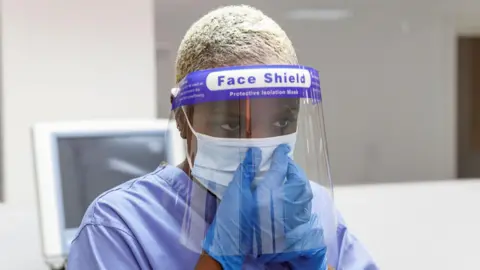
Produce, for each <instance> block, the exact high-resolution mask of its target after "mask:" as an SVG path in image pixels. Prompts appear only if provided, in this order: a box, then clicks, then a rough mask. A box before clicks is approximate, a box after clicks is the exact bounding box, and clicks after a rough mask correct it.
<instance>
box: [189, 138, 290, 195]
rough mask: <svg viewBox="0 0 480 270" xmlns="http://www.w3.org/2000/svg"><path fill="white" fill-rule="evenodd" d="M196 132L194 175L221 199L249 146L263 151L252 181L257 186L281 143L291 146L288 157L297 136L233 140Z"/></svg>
mask: <svg viewBox="0 0 480 270" xmlns="http://www.w3.org/2000/svg"><path fill="white" fill-rule="evenodd" d="M194 134H195V135H196V138H197V153H196V156H195V161H194V164H193V166H192V175H193V177H195V179H197V180H198V181H199V182H200V183H201V184H202V185H203V186H205V188H207V189H208V190H210V191H211V192H212V193H213V194H215V195H216V196H217V197H218V198H219V199H221V198H222V197H223V194H224V193H225V190H226V188H227V186H228V184H229V183H230V182H231V181H232V180H233V175H234V173H235V171H236V170H237V168H238V166H239V165H240V162H242V161H243V159H244V158H245V155H246V152H247V151H248V149H249V148H251V147H258V148H259V149H260V150H261V151H262V160H261V162H260V166H259V170H258V172H257V174H256V176H255V179H254V181H253V185H256V184H258V182H259V181H261V180H262V176H263V174H264V173H265V172H266V171H267V170H268V169H269V168H270V164H271V162H272V155H273V152H274V150H275V149H276V148H277V147H278V146H279V145H280V144H287V145H289V146H290V149H292V150H291V151H290V153H289V156H290V157H292V156H293V149H294V147H295V142H296V135H297V134H296V133H292V134H289V135H283V136H277V137H269V138H254V139H243V138H242V139H233V138H217V137H212V136H208V135H204V134H200V133H198V132H194Z"/></svg>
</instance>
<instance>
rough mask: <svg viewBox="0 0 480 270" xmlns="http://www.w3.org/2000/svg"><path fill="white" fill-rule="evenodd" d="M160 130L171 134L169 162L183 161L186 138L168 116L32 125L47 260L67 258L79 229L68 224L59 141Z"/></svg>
mask: <svg viewBox="0 0 480 270" xmlns="http://www.w3.org/2000/svg"><path fill="white" fill-rule="evenodd" d="M159 132H161V133H165V134H166V135H167V140H169V141H168V143H167V147H169V150H174V151H168V156H167V162H168V163H170V164H179V163H181V162H182V161H184V160H185V151H184V150H183V149H184V141H183V140H182V139H181V137H180V136H179V134H178V130H177V128H176V124H175V123H174V122H172V121H169V120H168V119H155V120H96V121H78V122H51V123H37V124H35V125H34V126H33V127H32V140H33V142H32V146H33V156H34V167H35V174H36V177H35V178H36V186H37V187H36V190H37V200H38V211H39V221H40V231H41V236H42V237H41V239H42V249H43V253H44V256H45V257H46V258H47V259H48V258H53V259H58V258H62V257H63V258H66V257H67V256H68V251H69V248H70V240H71V239H68V238H72V237H73V235H72V232H73V230H75V229H77V228H66V227H65V219H64V214H63V213H64V211H63V210H64V209H63V194H62V185H61V179H60V168H59V160H58V142H57V140H58V139H59V138H85V137H104V136H123V135H130V134H149V133H150V134H155V133H159ZM179 150H181V151H179ZM160 162H161V161H159V163H160Z"/></svg>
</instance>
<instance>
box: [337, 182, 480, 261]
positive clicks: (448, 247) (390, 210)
mask: <svg viewBox="0 0 480 270" xmlns="http://www.w3.org/2000/svg"><path fill="white" fill-rule="evenodd" d="M335 202H336V205H337V207H338V208H339V209H340V211H341V212H342V214H343V215H344V218H345V219H346V222H347V224H348V225H349V226H350V228H351V230H352V231H353V232H354V233H355V235H356V236H357V237H358V238H359V239H360V240H361V241H362V242H363V243H364V244H365V245H366V246H367V248H368V249H369V251H370V252H371V254H372V255H373V256H374V258H375V260H376V261H377V262H378V264H379V266H380V267H381V269H387V270H411V269H419V270H420V269H422V270H427V269H428V270H429V269H432V270H443V269H445V270H447V269H448V270H451V269H455V270H463V269H465V270H467V269H480V258H478V256H479V253H480V180H451V181H437V182H432V181H430V182H418V183H405V184H378V185H363V186H353V187H337V188H336V189H335Z"/></svg>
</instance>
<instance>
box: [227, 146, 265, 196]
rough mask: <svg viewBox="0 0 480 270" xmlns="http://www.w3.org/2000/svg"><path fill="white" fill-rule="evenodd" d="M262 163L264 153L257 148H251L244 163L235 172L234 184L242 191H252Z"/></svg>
mask: <svg viewBox="0 0 480 270" xmlns="http://www.w3.org/2000/svg"><path fill="white" fill-rule="evenodd" d="M261 161H262V151H261V150H260V149H259V148H257V147H253V148H249V149H248V151H247V153H246V155H245V158H244V160H243V162H242V163H240V165H239V166H238V168H237V170H236V171H235V174H234V177H233V181H232V182H234V184H235V185H236V186H238V187H240V188H241V189H242V190H250V186H251V184H252V181H253V179H254V178H255V174H256V172H257V170H258V168H259V166H260V162H261Z"/></svg>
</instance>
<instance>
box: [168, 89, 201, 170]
mask: <svg viewBox="0 0 480 270" xmlns="http://www.w3.org/2000/svg"><path fill="white" fill-rule="evenodd" d="M170 93H171V94H172V96H173V99H172V100H175V98H176V97H177V95H178V93H180V88H177V87H175V88H172V89H171V90H170ZM179 109H180V110H181V111H182V112H183V115H184V116H185V122H186V123H187V126H188V128H189V129H190V131H192V133H193V135H195V137H197V133H196V132H195V130H194V129H193V127H192V125H191V123H190V120H189V119H188V115H187V112H186V111H185V107H184V106H180V108H179ZM177 112H178V109H177V110H176V111H175V113H177ZM185 149H188V148H187V146H186V145H185ZM187 151H188V150H187ZM186 156H187V162H188V166H189V167H190V170H192V168H193V162H192V158H191V157H190V153H187V154H186Z"/></svg>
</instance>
